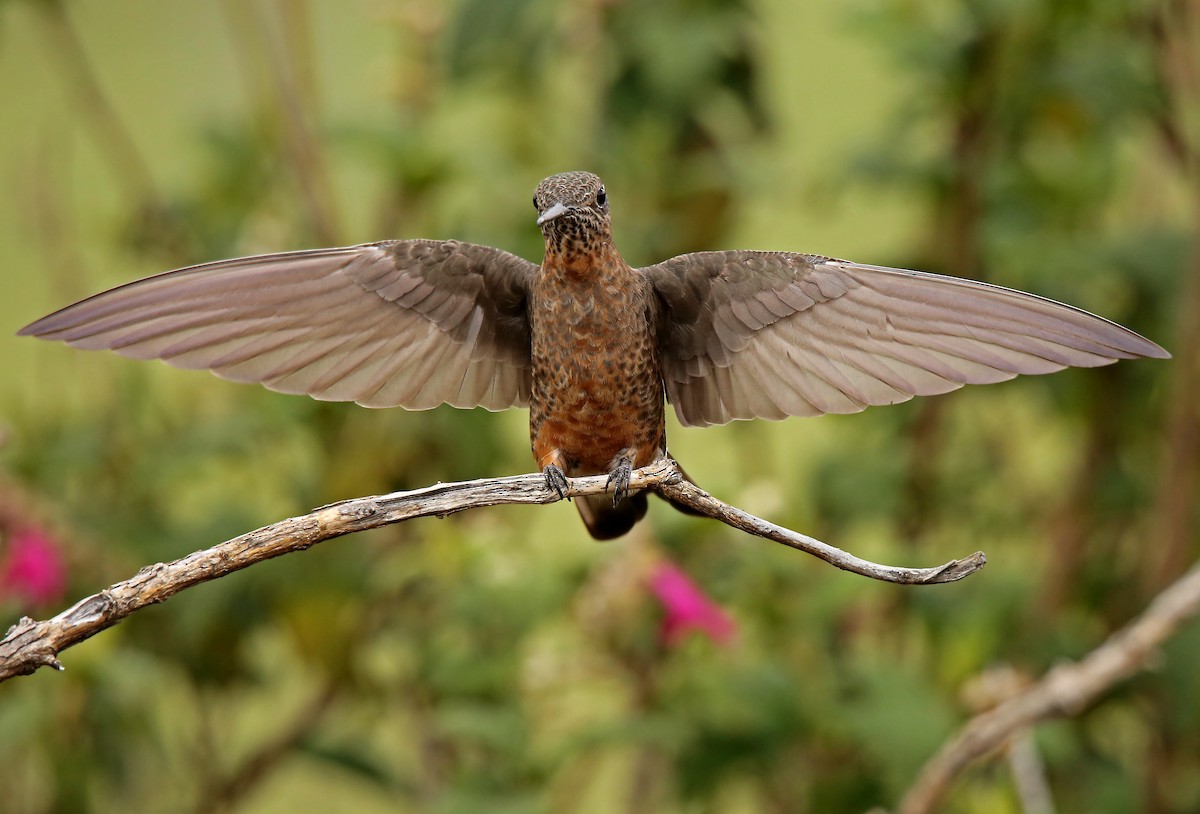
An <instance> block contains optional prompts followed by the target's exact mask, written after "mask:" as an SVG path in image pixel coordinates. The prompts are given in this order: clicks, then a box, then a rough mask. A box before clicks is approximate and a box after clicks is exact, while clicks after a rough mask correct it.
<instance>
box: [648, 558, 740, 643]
mask: <svg viewBox="0 0 1200 814" xmlns="http://www.w3.org/2000/svg"><path fill="white" fill-rule="evenodd" d="M649 581H650V590H651V591H653V592H654V595H655V596H656V597H658V601H659V602H661V603H662V606H663V612H664V616H663V626H662V637H663V641H664V642H665V643H666V644H667V646H668V647H674V646H675V645H677V644H679V642H681V641H682V640H683V639H684V637H686V636H687V634H688V632H689V631H696V632H697V633H701V634H703V635H705V636H707V637H708V638H709V639H711V640H712V641H713V642H715V643H717V644H729V643H730V642H731V641H733V637H734V635H735V634H736V633H737V629H736V627H735V626H734V624H733V620H732V619H730V618H729V615H728V614H726V613H725V611H723V610H721V608H720V607H719V606H718V605H717V604H716V603H714V602H713V601H712V600H711V599H709V598H708V597H707V596H705V594H704V592H703V591H701V590H700V588H699V587H697V586H696V583H694V582H692V580H691V579H690V578H689V577H688V575H687V574H685V573H683V571H680V570H679V569H678V568H676V567H675V566H673V565H669V564H666V563H663V564H661V565H658V566H656V567H655V568H654V570H653V571H652V572H651V573H650V580H649Z"/></svg>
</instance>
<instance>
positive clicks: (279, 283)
mask: <svg viewBox="0 0 1200 814" xmlns="http://www.w3.org/2000/svg"><path fill="white" fill-rule="evenodd" d="M536 270H537V266H535V265H534V264H532V263H530V262H528V261H527V260H523V259H521V258H519V257H515V256H513V255H511V254H508V253H506V252H502V251H500V250H498V249H493V248H490V247H487V246H476V245H472V244H469V243H458V242H456V241H435V240H397V241H386V242H382V243H370V244H365V245H362V246H352V247H349V248H343V249H317V250H314V251H300V252H288V253H284V254H271V255H263V256H260V257H247V258H242V259H238V260H224V261H221V262H217V263H207V264H205V265H201V266H192V267H190V268H184V269H178V270H176V271H168V272H166V273H164V274H159V275H156V276H154V277H148V278H146V279H144V280H138V281H137V282H133V283H129V284H128V285H123V286H120V287H118V288H114V289H112V290H110V291H105V292H104V293H101V294H97V295H95V296H94V297H90V298H88V299H86V300H82V301H80V302H77V303H75V304H74V305H71V306H68V307H66V308H64V309H62V310H61V311H58V312H56V313H54V314H51V315H49V316H47V317H43V318H42V319H39V320H38V321H37V322H34V323H32V324H31V325H28V326H26V327H25V328H23V329H22V330H21V331H20V333H21V334H22V335H29V336H38V337H41V338H43V339H58V340H62V341H64V342H67V343H68V344H70V345H74V346H76V347H80V348H106V349H110V350H115V351H116V352H117V353H121V354H123V355H125V356H131V357H134V358H138V359H149V358H158V359H163V360H165V361H167V362H169V363H171V364H173V365H177V366H179V367H185V368H209V369H210V370H212V371H214V372H215V373H216V374H217V375H219V376H222V377H224V378H227V379H233V380H235V381H243V382H261V383H262V384H264V385H266V386H267V387H269V388H271V389H272V390H279V391H282V392H285V393H305V394H308V395H310V396H313V397H314V398H318V399H322V400H327V401H356V402H358V403H359V404H363V405H366V406H368V407H394V406H402V407H408V408H410V409H415V410H422V409H428V408H430V407H435V406H437V405H439V404H442V403H449V404H452V405H454V406H456V407H475V406H482V407H486V408H487V409H489V410H500V409H504V408H506V407H512V406H520V405H524V404H526V403H527V402H528V399H529V375H530V374H529V369H530V351H529V320H528V317H527V316H526V310H525V301H526V293H527V291H528V288H529V281H530V279H531V277H532V276H533V274H534V273H535V271H536Z"/></svg>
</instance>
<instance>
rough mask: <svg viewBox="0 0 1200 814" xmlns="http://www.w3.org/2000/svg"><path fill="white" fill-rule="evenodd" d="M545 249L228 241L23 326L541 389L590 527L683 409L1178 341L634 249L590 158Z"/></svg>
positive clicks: (494, 399)
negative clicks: (251, 245)
mask: <svg viewBox="0 0 1200 814" xmlns="http://www.w3.org/2000/svg"><path fill="white" fill-rule="evenodd" d="M534 206H535V207H536V208H537V210H538V225H539V226H540V227H541V229H542V234H543V236H544V237H545V241H546V254H545V259H544V260H543V262H542V265H541V266H540V267H539V266H536V265H534V264H533V263H530V262H529V261H527V260H524V259H522V258H520V257H516V256H514V255H512V254H509V253H507V252H504V251H501V250H500V249H495V248H492V247H490V246H479V245H473V244H469V243H460V242H458V241H453V240H443V241H438V240H388V241H382V242H379V243H368V244H364V245H361V246H352V247H348V248H340V249H317V250H313V251H301V252H287V253H283V254H272V255H262V256H258V257H247V258H241V259H237V260H224V261H219V262H216V263H208V264H204V265H200V266H192V267H190V268H185V269H177V270H175V271H170V272H166V273H164V274H159V275H156V276H154V277H149V278H146V279H144V280H139V281H136V282H133V283H129V284H127V285H123V286H120V287H118V288H115V289H112V290H110V291H106V292H103V293H101V294H97V295H95V296H93V297H89V298H88V299H86V300H82V301H80V302H77V303H75V304H74V305H70V306H68V307H66V308H63V309H62V310H60V311H56V312H55V313H53V314H50V315H49V316H46V317H43V318H42V319H39V320H37V321H36V322H34V323H32V324H30V325H28V326H26V327H25V328H23V329H22V330H21V332H20V333H21V334H23V335H32V336H39V337H43V338H46V339H58V340H62V341H64V342H67V343H69V344H71V345H75V346H77V347H82V348H109V349H112V350H115V351H117V352H119V353H122V354H124V355H127V356H133V357H136V358H158V359H163V360H165V361H167V362H170V363H171V364H174V365H178V366H180V367H193V368H208V369H210V370H212V371H214V372H215V373H217V374H218V375H220V376H224V377H226V378H230V379H234V380H238V381H254V382H261V383H262V384H264V385H266V386H267V387H269V388H272V389H274V390H280V391H283V392H289V393H306V394H308V395H310V396H313V397H314V398H318V399H327V400H337V401H356V402H358V403H360V404H364V405H366V406H370V407H392V406H402V407H407V408H409V409H428V408H430V407H435V406H437V405H439V404H443V403H448V404H453V405H454V406H456V407H474V406H482V407H486V408H487V409H490V410H499V409H504V408H507V407H513V406H525V405H528V406H529V408H530V435H531V440H532V446H533V451H534V456H535V457H536V458H537V461H538V465H539V466H540V467H541V469H542V471H543V473H544V474H545V475H546V479H547V483H548V485H550V486H551V487H552V488H556V489H559V490H560V491H565V488H566V485H567V484H566V481H565V477H566V476H572V475H587V474H599V473H605V472H607V473H609V477H610V483H611V485H612V487H613V492H614V499H613V500H611V501H610V500H606V499H597V498H581V499H580V500H578V501H576V505H577V506H578V508H579V511H580V514H581V516H582V517H583V520H584V522H585V523H586V524H587V527H588V530H589V531H590V532H591V533H592V535H593V536H595V537H598V538H608V537H614V536H618V535H620V534H624V533H625V532H626V531H628V530H629V529H630V528H631V527H632V525H633V524H634V523H635V522H636V521H637V520H638V519H639V518H640V517H641V516H642V515H643V514H644V513H645V511H646V499H645V496H644V495H641V494H635V495H632V496H629V497H625V495H624V489H625V486H626V485H627V483H628V475H629V472H630V470H631V468H634V467H638V466H642V465H645V464H647V463H650V462H651V461H652V460H653V459H654V457H655V456H656V455H658V454H660V453H662V452H665V450H666V439H665V435H664V429H663V427H664V424H663V410H664V397H665V398H668V399H669V400H670V402H671V404H672V406H673V407H674V409H675V413H676V415H677V416H678V418H679V420H680V422H681V423H683V424H685V425H692V426H704V425H709V424H724V423H726V422H728V421H732V420H735V419H746V418H769V419H779V418H784V417H786V416H810V415H820V414H822V413H851V412H857V411H858V410H862V409H864V408H865V407H868V406H872V405H879V404H895V403H897V402H901V401H906V400H907V399H910V398H912V397H913V396H914V395H932V394H936V393H944V392H947V391H949V390H953V389H955V388H957V387H961V386H962V385H964V384H985V383H989V382H997V381H1002V380H1005V379H1010V378H1012V377H1013V376H1016V375H1018V374H1032V373H1049V372H1052V371H1055V370H1061V369H1062V368H1064V367H1068V366H1078V367H1094V366H1097V365H1105V364H1109V363H1111V362H1114V361H1116V360H1118V359H1132V358H1137V357H1153V358H1167V357H1168V355H1169V354H1167V352H1166V351H1164V350H1163V349H1162V348H1160V347H1159V346H1158V345H1156V344H1154V343H1153V342H1151V341H1149V340H1148V339H1145V338H1143V337H1141V336H1139V335H1138V334H1136V333H1134V332H1132V331H1130V330H1128V329H1126V328H1123V327H1121V326H1120V325H1117V324H1115V323H1113V322H1109V321H1108V320H1106V319H1103V318H1101V317H1097V316H1095V315H1093V314H1089V313H1087V312H1085V311H1081V310H1079V309H1077V308H1073V307H1071V306H1069V305H1063V304H1061V303H1057V302H1054V301H1052V300H1047V299H1045V298H1042V297H1038V296H1035V295H1032V294H1025V293H1022V292H1020V291H1013V290H1011V289H1007V288H1001V287H999V286H994V285H989V284H987V283H981V282H977V281H973V280H960V279H956V278H952V277H943V276H939V275H936V274H927V273H923V272H919V271H908V270H905V269H893V268H886V267H882V266H868V265H861V264H858V263H850V262H847V261H844V260H834V259H830V258H827V257H820V256H816V255H808V254H796V253H791V252H755V251H724V252H698V253H693V254H684V255H680V256H678V257H674V258H671V259H670V260H666V261H664V262H662V263H658V264H655V265H652V266H647V267H645V268H640V269H634V268H630V267H629V266H628V265H627V264H626V263H625V261H624V260H623V259H622V258H621V255H620V254H619V252H618V251H617V249H616V247H615V246H614V245H613V239H612V229H611V225H610V221H609V205H608V201H607V196H606V195H605V191H604V187H603V184H602V183H601V182H600V179H599V178H597V177H596V176H595V175H592V174H591V173H584V172H572V173H562V174H560V175H554V176H551V177H549V178H547V179H545V180H544V181H542V182H541V184H539V186H538V188H537V192H536V193H535V195H534Z"/></svg>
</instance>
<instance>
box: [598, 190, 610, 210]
mask: <svg viewBox="0 0 1200 814" xmlns="http://www.w3.org/2000/svg"><path fill="white" fill-rule="evenodd" d="M606 203H608V195H606V194H605V192H604V187H600V191H599V192H597V193H596V206H604V205H605V204H606Z"/></svg>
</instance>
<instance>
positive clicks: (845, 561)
mask: <svg viewBox="0 0 1200 814" xmlns="http://www.w3.org/2000/svg"><path fill="white" fill-rule="evenodd" d="M607 481H608V479H607V478H606V477H604V476H603V475H598V476H596V477H588V478H574V479H572V480H571V481H570V491H569V492H568V497H576V496H581V495H598V494H604V493H605V492H606V491H607V489H608V483H607ZM629 486H630V489H631V490H632V491H640V490H647V489H648V490H651V491H655V492H659V493H660V494H662V495H663V496H664V497H670V498H671V499H672V500H674V501H676V502H677V503H682V504H685V505H687V506H690V507H691V508H693V509H695V510H697V511H698V512H700V513H701V514H704V515H706V516H708V517H712V518H714V519H717V520H720V521H721V522H723V523H726V524H728V525H730V526H733V527H734V528H737V529H741V530H742V531H746V532H749V533H750V534H754V535H757V536H759V537H765V538H767V539H768V540H774V541H775V542H778V543H782V544H784V545H787V546H790V547H792V548H796V549H799V550H801V551H806V552H808V553H809V554H812V555H814V556H816V557H819V558H820V559H823V560H825V561H826V562H828V563H830V564H831V565H835V566H837V567H838V568H841V569H843V570H845V571H850V572H852V573H855V574H861V575H863V576H867V577H871V578H872V579H878V580H883V581H885V582H899V583H905V584H931V583H940V582H953V581H956V580H959V579H962V578H963V577H965V576H967V575H969V574H971V573H973V572H975V571H977V570H979V569H980V568H982V567H983V565H984V563H985V562H986V558H985V557H984V556H983V553H982V552H976V553H974V554H972V555H971V556H969V557H967V558H965V559H962V560H951V561H950V562H948V563H946V564H945V565H940V566H936V567H934V568H899V567H895V566H889V565H880V564H878V563H873V562H870V561H869V560H863V559H860V558H858V557H855V556H853V555H851V554H847V553H846V552H845V551H842V550H841V549H838V548H834V547H833V546H830V545H827V544H825V543H822V542H821V541H820V540H816V539H813V538H812V537H808V536H806V535H803V534H799V533H797V532H794V531H789V530H788V529H785V528H782V527H780V526H776V525H774V524H773V523H768V522H767V521H765V520H762V519H760V518H758V517H755V516H754V515H751V514H747V513H746V512H743V511H742V510H740V509H737V508H735V507H733V506H730V505H729V504H727V503H723V502H721V501H720V500H717V499H716V498H714V497H712V496H711V495H709V494H707V493H706V492H704V491H702V490H701V489H699V488H697V487H696V486H695V485H693V484H691V483H689V482H688V481H686V480H685V479H684V477H683V475H682V473H681V472H680V470H679V467H678V465H677V464H675V462H674V461H670V460H660V461H658V462H656V463H654V464H651V465H650V466H647V467H643V468H642V469H637V470H634V472H633V475H632V477H631V478H630V481H629ZM559 499H560V498H559V497H558V495H557V493H555V492H553V491H552V490H551V489H549V488H548V487H547V486H546V480H545V478H544V477H543V476H542V475H540V474H533V475H517V476H514V477H507V478H488V479H484V480H474V481H462V482H458V483H446V484H438V485H436V486H429V487H426V488H424V489H417V490H414V491H411V492H394V493H392V494H389V495H382V496H373V497H361V498H354V499H353V500H345V501H342V502H340V503H334V504H331V505H329V506H324V507H322V508H319V509H316V510H315V511H313V512H310V513H309V514H306V515H303V516H301V517H292V518H289V519H287V520H281V521H279V522H278V523H272V524H271V525H269V526H263V527H262V528H260V529H256V530H254V531H251V532H248V533H246V534H243V535H241V536H239V537H234V538H233V539H232V540H228V541H226V542H224V543H220V544H219V545H215V546H213V547H212V548H207V549H204V550H202V551H197V552H195V553H193V554H189V555H188V556H186V557H183V558H182V559H178V560H175V561H174V562H169V563H156V564H155V565H150V566H147V567H145V568H143V569H142V570H141V571H139V572H138V573H137V574H136V575H134V576H133V577H131V578H130V579H127V580H124V581H122V582H118V583H116V584H115V585H112V586H110V587H108V588H106V589H105V590H103V591H101V592H100V593H97V594H93V595H92V596H89V597H87V598H86V599H82V600H80V601H79V602H76V603H75V604H74V605H73V606H71V607H70V608H68V609H67V610H65V611H63V612H62V613H60V614H58V615H57V616H55V617H54V618H52V619H48V620H45V621H41V622H39V621H35V620H33V619H29V618H24V617H23V618H22V619H21V620H20V621H18V622H17V624H15V625H13V626H12V627H11V628H10V629H9V631H8V633H7V635H5V637H4V639H3V640H0V681H4V680H6V679H9V678H11V677H13V676H15V675H26V674H29V673H32V672H34V671H35V670H37V669H38V668H39V667H44V666H49V667H54V668H55V669H57V670H61V669H62V664H61V663H59V661H58V654H59V653H60V652H62V651H63V650H65V649H66V648H68V647H70V646H71V645H74V644H78V643H79V642H81V641H83V640H84V639H87V638H90V637H91V636H94V635H96V634H97V633H99V632H100V631H102V630H104V629H105V628H109V627H112V626H113V625H115V624H117V623H118V622H120V621H121V620H122V619H124V618H125V617H127V616H129V615H130V614H131V613H133V612H134V611H137V610H139V609H140V608H144V607H146V606H147V605H154V604H157V603H159V602H163V601H165V600H166V599H168V598H169V597H171V596H174V595H175V594H177V593H179V592H180V591H182V590H184V589H185V588H189V587H191V586H192V585H197V584H199V583H201V582H207V581H209V580H212V579H217V578H219V577H222V576H224V575H225V574H229V573H231V572H233V571H238V570H240V569H242V568H246V567H248V566H250V565H253V564H254V563H256V562H261V561H263V560H267V559H271V558H272V557H278V556H280V555H282V554H288V553H290V552H292V551H301V550H303V549H306V548H309V547H310V546H313V545H316V544H317V543H320V542H323V541H325V540H330V539H333V538H334V537H340V536H342V535H344V534H351V533H353V532H356V531H363V530H365V529H370V528H377V527H379V526H385V525H389V524H391V523H399V522H401V521H404V520H411V519H412V518H414V517H429V516H431V515H432V516H437V517H445V516H447V515H450V514H454V513H455V512H460V511H463V510H465V509H474V508H478V507H480V506H495V505H499V504H509V503H553V502H555V501H557V500H559Z"/></svg>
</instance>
